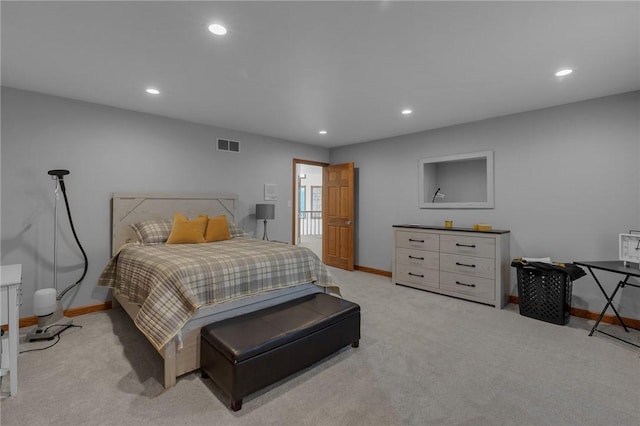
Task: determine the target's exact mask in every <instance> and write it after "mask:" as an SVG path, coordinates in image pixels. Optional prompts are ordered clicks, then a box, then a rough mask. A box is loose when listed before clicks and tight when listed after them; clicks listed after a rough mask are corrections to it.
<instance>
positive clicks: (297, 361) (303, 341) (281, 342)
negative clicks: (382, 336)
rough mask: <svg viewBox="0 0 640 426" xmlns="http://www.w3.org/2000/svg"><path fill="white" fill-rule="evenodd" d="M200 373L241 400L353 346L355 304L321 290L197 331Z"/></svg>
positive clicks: (236, 403) (238, 404)
mask: <svg viewBox="0 0 640 426" xmlns="http://www.w3.org/2000/svg"><path fill="white" fill-rule="evenodd" d="M200 339H201V352H200V364H201V368H202V376H203V377H205V378H206V377H210V378H211V379H212V380H213V382H214V383H215V384H216V385H217V386H218V387H219V388H220V389H221V390H222V391H223V392H224V393H225V394H226V395H227V396H228V397H229V398H230V400H231V403H230V407H231V409H232V410H233V411H238V410H240V409H241V408H242V398H244V397H245V396H247V395H249V394H251V393H253V392H255V391H257V390H259V389H262V388H264V387H265V386H268V385H270V384H273V383H275V382H277V381H278V380H280V379H283V378H285V377H287V376H288V375H290V374H292V373H295V372H296V371H299V370H302V369H304V368H306V367H308V366H310V365H312V364H314V363H316V362H318V361H320V360H322V359H323V358H325V357H327V356H329V355H331V354H332V353H334V352H336V351H337V350H339V349H340V348H342V347H344V346H347V345H352V346H353V347H354V348H355V347H358V346H359V341H360V306H358V305H357V304H355V303H353V302H349V301H347V300H344V299H340V298H338V297H334V296H329V295H327V294H323V293H316V294H312V295H308V296H305V297H302V298H299V299H295V300H291V301H289V302H286V303H283V304H280V305H276V306H272V307H270V308H266V309H262V310H259V311H256V312H252V313H248V314H244V315H240V316H238V317H235V318H229V319H226V320H223V321H219V322H216V323H213V324H209V325H207V326H205V327H203V328H202V330H201V332H200Z"/></svg>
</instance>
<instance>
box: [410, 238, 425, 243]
mask: <svg viewBox="0 0 640 426" xmlns="http://www.w3.org/2000/svg"><path fill="white" fill-rule="evenodd" d="M409 241H411V242H412V243H424V240H414V239H413V238H409Z"/></svg>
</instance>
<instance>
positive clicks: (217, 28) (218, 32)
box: [209, 24, 227, 35]
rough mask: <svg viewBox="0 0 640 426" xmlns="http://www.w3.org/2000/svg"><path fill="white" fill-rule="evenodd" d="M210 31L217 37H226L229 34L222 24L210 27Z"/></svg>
mask: <svg viewBox="0 0 640 426" xmlns="http://www.w3.org/2000/svg"><path fill="white" fill-rule="evenodd" d="M209 31H210V32H212V33H213V34H215V35H225V34H226V33H227V29H226V28H225V27H223V26H222V25H220V24H211V25H209Z"/></svg>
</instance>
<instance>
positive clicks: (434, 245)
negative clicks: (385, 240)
mask: <svg viewBox="0 0 640 426" xmlns="http://www.w3.org/2000/svg"><path fill="white" fill-rule="evenodd" d="M393 228H394V243H393V257H392V259H393V276H392V280H393V282H394V283H396V284H401V285H405V286H409V287H414V288H418V289H421V290H428V291H433V292H436V293H440V294H446V295H448V296H455V297H459V298H462V299H467V300H473V301H475V302H480V303H485V304H488V305H493V306H495V307H496V308H498V309H500V308H502V307H504V305H506V304H507V301H508V298H509V286H510V278H509V277H510V268H511V266H510V265H511V257H510V250H509V239H510V233H509V231H505V230H498V229H494V230H491V231H476V230H474V229H470V228H444V227H439V226H423V225H394V226H393Z"/></svg>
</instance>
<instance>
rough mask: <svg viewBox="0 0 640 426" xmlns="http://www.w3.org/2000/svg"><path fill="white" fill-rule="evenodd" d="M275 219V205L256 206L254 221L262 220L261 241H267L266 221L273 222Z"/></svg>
mask: <svg viewBox="0 0 640 426" xmlns="http://www.w3.org/2000/svg"><path fill="white" fill-rule="evenodd" d="M275 218H276V206H275V204H256V219H258V220H260V219H264V234H263V235H262V239H263V240H267V241H269V237H268V236H267V219H270V220H273V219H275Z"/></svg>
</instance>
